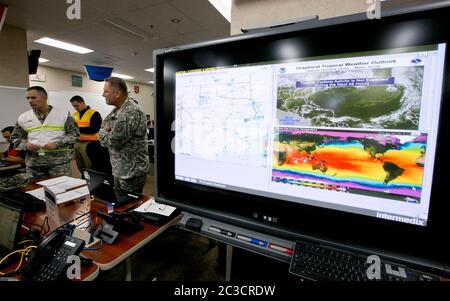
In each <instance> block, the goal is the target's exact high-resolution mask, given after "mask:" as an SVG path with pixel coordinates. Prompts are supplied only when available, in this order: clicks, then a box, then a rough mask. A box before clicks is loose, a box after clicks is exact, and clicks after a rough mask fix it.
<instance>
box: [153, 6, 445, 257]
mask: <svg viewBox="0 0 450 301" xmlns="http://www.w3.org/2000/svg"><path fill="white" fill-rule="evenodd" d="M448 14H450V9H449V8H448V7H444V8H440V9H435V10H433V9H430V10H423V11H417V12H411V13H404V14H389V13H388V14H386V15H384V16H383V17H382V18H381V19H380V20H368V19H367V18H366V16H365V14H361V15H355V16H350V17H342V18H337V19H330V20H324V21H319V22H317V23H314V22H312V23H306V24H304V25H301V26H300V27H299V28H296V29H289V30H284V31H283V30H278V31H268V32H266V33H260V32H258V33H255V34H247V35H242V36H238V37H236V36H235V37H229V38H225V39H222V40H217V41H209V42H205V43H199V44H195V45H186V46H180V47H178V48H171V49H164V50H160V51H156V52H155V54H154V60H155V66H156V72H155V79H156V85H155V89H156V90H155V96H156V98H155V101H156V108H155V112H156V158H157V159H156V196H157V198H158V200H159V201H160V202H166V203H170V204H173V205H176V206H178V207H181V208H182V209H184V210H187V211H193V212H194V213H197V214H204V215H208V216H209V217H211V216H212V217H214V218H217V219H220V220H222V221H227V222H230V223H235V224H239V225H245V226H248V227H251V228H253V229H258V230H261V231H269V232H274V233H275V232H276V234H279V235H281V236H285V237H287V238H295V237H296V235H310V236H317V237H322V238H324V237H325V238H327V239H333V240H336V241H345V242H356V243H361V244H363V245H371V246H373V247H377V248H383V249H386V250H391V249H392V250H395V251H400V252H406V253H411V254H420V255H425V254H426V256H427V257H438V256H437V254H438V253H439V254H440V255H441V259H442V258H444V257H445V258H446V255H445V252H446V251H445V250H446V248H443V247H442V237H444V236H445V235H446V234H445V233H446V230H445V229H448V227H449V226H450V225H449V222H448V217H447V215H448V212H450V206H449V204H448V202H447V201H445V199H446V197H445V195H446V188H445V187H446V185H448V183H446V181H447V182H448V176H447V174H448V169H449V168H450V166H449V161H448V153H449V151H450V149H449V144H448V139H447V138H446V137H448V135H449V131H450V129H449V125H450V122H449V121H448V118H447V117H446V116H447V115H448V114H449V113H450V112H449V109H448V104H447V103H448V99H449V95H450V94H449V91H450V90H449V89H450V85H449V80H448V79H449V77H448V70H449V68H448V62H449V60H448V59H449V43H450V36H449V34H448V32H447V31H446V30H443V29H444V28H450V24H449V23H450V21H449V18H448ZM349 20H350V21H351V22H349ZM446 179H447V180H446ZM399 237H401V238H402V239H401V240H400V239H399ZM412 246H413V247H412ZM430 246H433V247H432V248H430ZM447 259H448V258H447Z"/></svg>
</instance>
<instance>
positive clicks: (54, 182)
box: [37, 176, 86, 194]
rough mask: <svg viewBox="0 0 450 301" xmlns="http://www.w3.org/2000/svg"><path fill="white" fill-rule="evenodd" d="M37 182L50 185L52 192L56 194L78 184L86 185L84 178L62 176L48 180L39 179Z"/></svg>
mask: <svg viewBox="0 0 450 301" xmlns="http://www.w3.org/2000/svg"><path fill="white" fill-rule="evenodd" d="M37 184H39V185H42V186H47V187H50V188H51V190H52V191H53V192H55V193H56V194H58V193H62V192H64V191H66V190H69V189H72V188H75V187H78V186H82V185H86V180H82V179H77V178H72V177H68V176H62V177H58V178H54V179H50V180H45V181H41V182H38V183H37Z"/></svg>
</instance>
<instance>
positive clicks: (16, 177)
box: [0, 172, 28, 192]
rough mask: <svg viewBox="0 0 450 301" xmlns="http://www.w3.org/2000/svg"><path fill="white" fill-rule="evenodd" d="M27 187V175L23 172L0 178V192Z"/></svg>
mask: <svg viewBox="0 0 450 301" xmlns="http://www.w3.org/2000/svg"><path fill="white" fill-rule="evenodd" d="M27 185H28V175H27V174H26V173H25V172H23V173H20V172H19V173H14V174H12V175H9V176H2V177H0V192H1V191H4V190H9V189H18V188H24V187H26V186H27Z"/></svg>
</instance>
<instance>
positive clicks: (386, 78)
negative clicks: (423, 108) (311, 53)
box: [277, 66, 424, 130]
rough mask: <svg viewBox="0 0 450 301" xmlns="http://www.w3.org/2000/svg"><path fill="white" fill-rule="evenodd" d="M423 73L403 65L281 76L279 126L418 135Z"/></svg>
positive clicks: (420, 69) (419, 68)
mask: <svg viewBox="0 0 450 301" xmlns="http://www.w3.org/2000/svg"><path fill="white" fill-rule="evenodd" d="M423 71H424V67H423V66H408V67H403V66H402V67H391V68H366V69H353V70H345V71H316V72H314V71H312V72H307V73H294V74H286V75H284V74H282V75H279V78H278V80H279V84H278V103H277V109H278V110H279V113H278V115H279V119H280V123H281V124H285V125H299V126H322V127H351V128H382V129H408V130H417V128H418V126H419V116H420V103H421V98H422V83H423ZM288 113H290V114H288Z"/></svg>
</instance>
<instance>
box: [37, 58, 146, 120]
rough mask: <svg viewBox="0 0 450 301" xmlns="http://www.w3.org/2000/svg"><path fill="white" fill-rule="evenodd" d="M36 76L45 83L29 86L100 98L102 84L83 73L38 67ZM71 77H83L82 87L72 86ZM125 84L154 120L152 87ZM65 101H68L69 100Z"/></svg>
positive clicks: (131, 83)
mask: <svg viewBox="0 0 450 301" xmlns="http://www.w3.org/2000/svg"><path fill="white" fill-rule="evenodd" d="M37 74H38V75H40V76H45V77H46V81H45V82H35V81H30V86H41V87H43V88H44V89H46V90H47V91H49V92H50V91H54V92H60V91H64V92H73V95H76V94H83V93H85V94H95V95H98V96H101V95H102V93H103V82H96V81H93V80H90V79H88V78H87V76H86V74H85V73H81V72H77V71H68V70H63V69H57V68H52V67H46V66H43V65H39V67H38V71H37ZM72 75H79V76H82V77H83V87H73V86H72ZM126 83H127V86H128V90H129V91H130V92H131V93H130V96H131V97H133V98H134V99H136V100H137V101H138V102H139V105H140V106H141V108H142V110H143V111H144V112H145V113H146V114H150V115H151V116H152V119H154V112H153V103H154V100H153V95H152V93H153V86H151V85H145V84H141V83H134V82H130V81H126ZM135 85H137V86H139V93H138V94H136V93H134V86H135ZM50 101H51V100H50ZM67 101H69V99H68V100H67ZM94 109H95V108H94ZM103 117H106V116H103Z"/></svg>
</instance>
